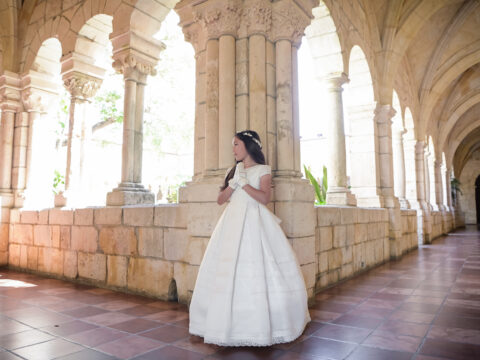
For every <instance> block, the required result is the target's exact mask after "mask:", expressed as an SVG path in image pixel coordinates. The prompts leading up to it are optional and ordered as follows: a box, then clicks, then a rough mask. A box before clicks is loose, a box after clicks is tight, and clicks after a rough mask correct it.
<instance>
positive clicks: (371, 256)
mask: <svg viewBox="0 0 480 360" xmlns="http://www.w3.org/2000/svg"><path fill="white" fill-rule="evenodd" d="M365 260H366V263H367V266H372V265H374V264H375V241H367V242H366V243H365Z"/></svg>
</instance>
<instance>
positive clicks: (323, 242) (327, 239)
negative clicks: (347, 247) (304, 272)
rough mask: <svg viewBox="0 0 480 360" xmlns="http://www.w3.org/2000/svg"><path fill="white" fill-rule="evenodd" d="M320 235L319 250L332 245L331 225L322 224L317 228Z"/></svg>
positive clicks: (329, 247)
mask: <svg viewBox="0 0 480 360" xmlns="http://www.w3.org/2000/svg"><path fill="white" fill-rule="evenodd" d="M318 235H319V237H320V251H326V250H330V249H331V248H332V247H333V231H332V227H330V226H324V227H321V228H318Z"/></svg>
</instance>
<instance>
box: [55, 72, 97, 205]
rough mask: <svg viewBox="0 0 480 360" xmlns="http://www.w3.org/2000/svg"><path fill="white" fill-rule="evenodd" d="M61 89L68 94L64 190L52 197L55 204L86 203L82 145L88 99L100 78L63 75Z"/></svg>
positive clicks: (76, 74) (79, 74)
mask: <svg viewBox="0 0 480 360" xmlns="http://www.w3.org/2000/svg"><path fill="white" fill-rule="evenodd" d="M63 80H64V85H65V88H66V89H67V90H68V92H69V93H70V109H69V121H68V137H67V162H66V169H65V191H64V192H61V193H59V194H58V195H57V196H55V206H56V207H61V206H69V207H80V206H86V205H87V203H86V202H85V196H84V192H85V191H86V190H87V189H86V188H85V180H86V179H85V173H84V171H85V166H86V165H85V145H86V142H87V139H86V132H87V129H86V127H87V126H91V125H90V124H89V122H88V107H89V104H90V100H89V99H91V98H92V97H93V96H95V94H96V92H97V90H98V89H99V88H100V85H101V79H98V78H94V77H92V76H88V75H85V74H81V73H78V72H70V73H68V74H67V76H64V79H63Z"/></svg>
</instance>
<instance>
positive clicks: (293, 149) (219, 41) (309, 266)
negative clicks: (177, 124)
mask: <svg viewBox="0 0 480 360" xmlns="http://www.w3.org/2000/svg"><path fill="white" fill-rule="evenodd" d="M308 6H311V5H308ZM308 6H307V5H306V3H303V2H302V3H299V2H297V1H294V0H279V1H275V2H271V1H268V0H259V1H254V2H253V1H252V2H246V1H228V2H226V1H223V0H206V1H202V2H198V1H191V0H184V1H181V2H179V3H178V4H177V6H176V9H175V10H176V11H177V13H178V14H179V16H180V19H181V21H180V25H181V26H182V28H183V32H184V34H185V39H186V40H187V41H189V42H191V43H192V44H193V46H194V48H195V53H196V59H197V65H196V66H197V71H196V73H197V79H196V81H197V85H196V86H197V93H196V96H197V99H196V119H195V132H196V134H195V142H196V145H195V152H196V154H195V164H194V173H195V176H194V179H193V181H191V182H188V183H187V184H186V186H184V187H182V188H180V190H179V202H180V205H181V206H186V207H187V208H188V213H189V215H188V216H189V223H188V232H189V236H190V239H192V241H194V240H195V241H198V240H199V239H202V241H206V240H208V238H209V236H210V235H211V231H212V230H213V227H214V225H215V223H216V222H217V221H218V216H219V215H220V214H221V210H222V208H223V207H219V206H218V205H217V203H216V199H217V195H218V188H219V186H220V185H221V184H222V181H223V178H224V175H225V171H226V169H227V168H228V167H230V166H232V165H234V157H233V154H232V148H231V140H232V137H233V134H234V132H235V131H241V130H245V129H252V130H255V131H257V132H258V134H259V135H260V138H261V140H262V144H263V152H264V154H265V157H266V161H267V164H269V165H271V166H272V177H273V182H274V185H275V186H274V190H273V193H272V202H271V203H270V204H268V207H269V208H270V209H271V210H272V211H274V212H275V213H276V214H277V216H279V217H280V218H281V219H283V220H284V221H283V222H282V227H283V228H284V231H285V233H286V235H287V237H288V238H289V240H290V241H291V243H292V245H293V247H294V249H296V248H302V249H303V250H302V251H301V253H302V254H307V253H308V256H303V255H302V256H301V257H300V258H299V262H300V265H301V268H302V271H303V274H304V277H305V283H306V287H307V290H308V294H309V297H310V301H313V299H314V295H313V294H314V286H315V259H314V256H313V254H314V253H315V236H314V234H315V224H316V222H315V211H314V192H313V188H312V186H311V185H310V183H309V181H308V180H306V179H302V178H301V177H302V173H301V171H300V170H301V169H300V142H299V140H300V137H299V129H298V79H297V67H298V65H297V49H298V46H299V44H300V39H301V36H302V35H303V30H304V29H305V27H306V26H307V25H308V24H309V23H310V21H311V19H310V18H309V17H308V15H307V14H310V13H311V7H308ZM287 13H288V14H289V16H287V17H286V16H285V14H287ZM233 71H235V72H233ZM202 150H203V152H202ZM198 154H200V155H198ZM202 165H203V166H202ZM201 169H202V170H201ZM305 249H307V250H306V251H304V250H305ZM189 266H192V267H193V269H196V268H197V265H196V264H189ZM191 290H193V289H191Z"/></svg>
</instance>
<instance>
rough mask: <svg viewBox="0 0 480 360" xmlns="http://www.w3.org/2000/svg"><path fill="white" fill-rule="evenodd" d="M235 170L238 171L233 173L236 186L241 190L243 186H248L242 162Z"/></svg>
mask: <svg viewBox="0 0 480 360" xmlns="http://www.w3.org/2000/svg"><path fill="white" fill-rule="evenodd" d="M237 170H238V171H235V175H236V176H237V180H236V181H237V185H238V186H240V187H242V188H243V187H244V186H245V185H247V184H248V180H247V172H246V171H245V167H244V166H243V162H239V163H238V164H237ZM234 177H235V176H234Z"/></svg>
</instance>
